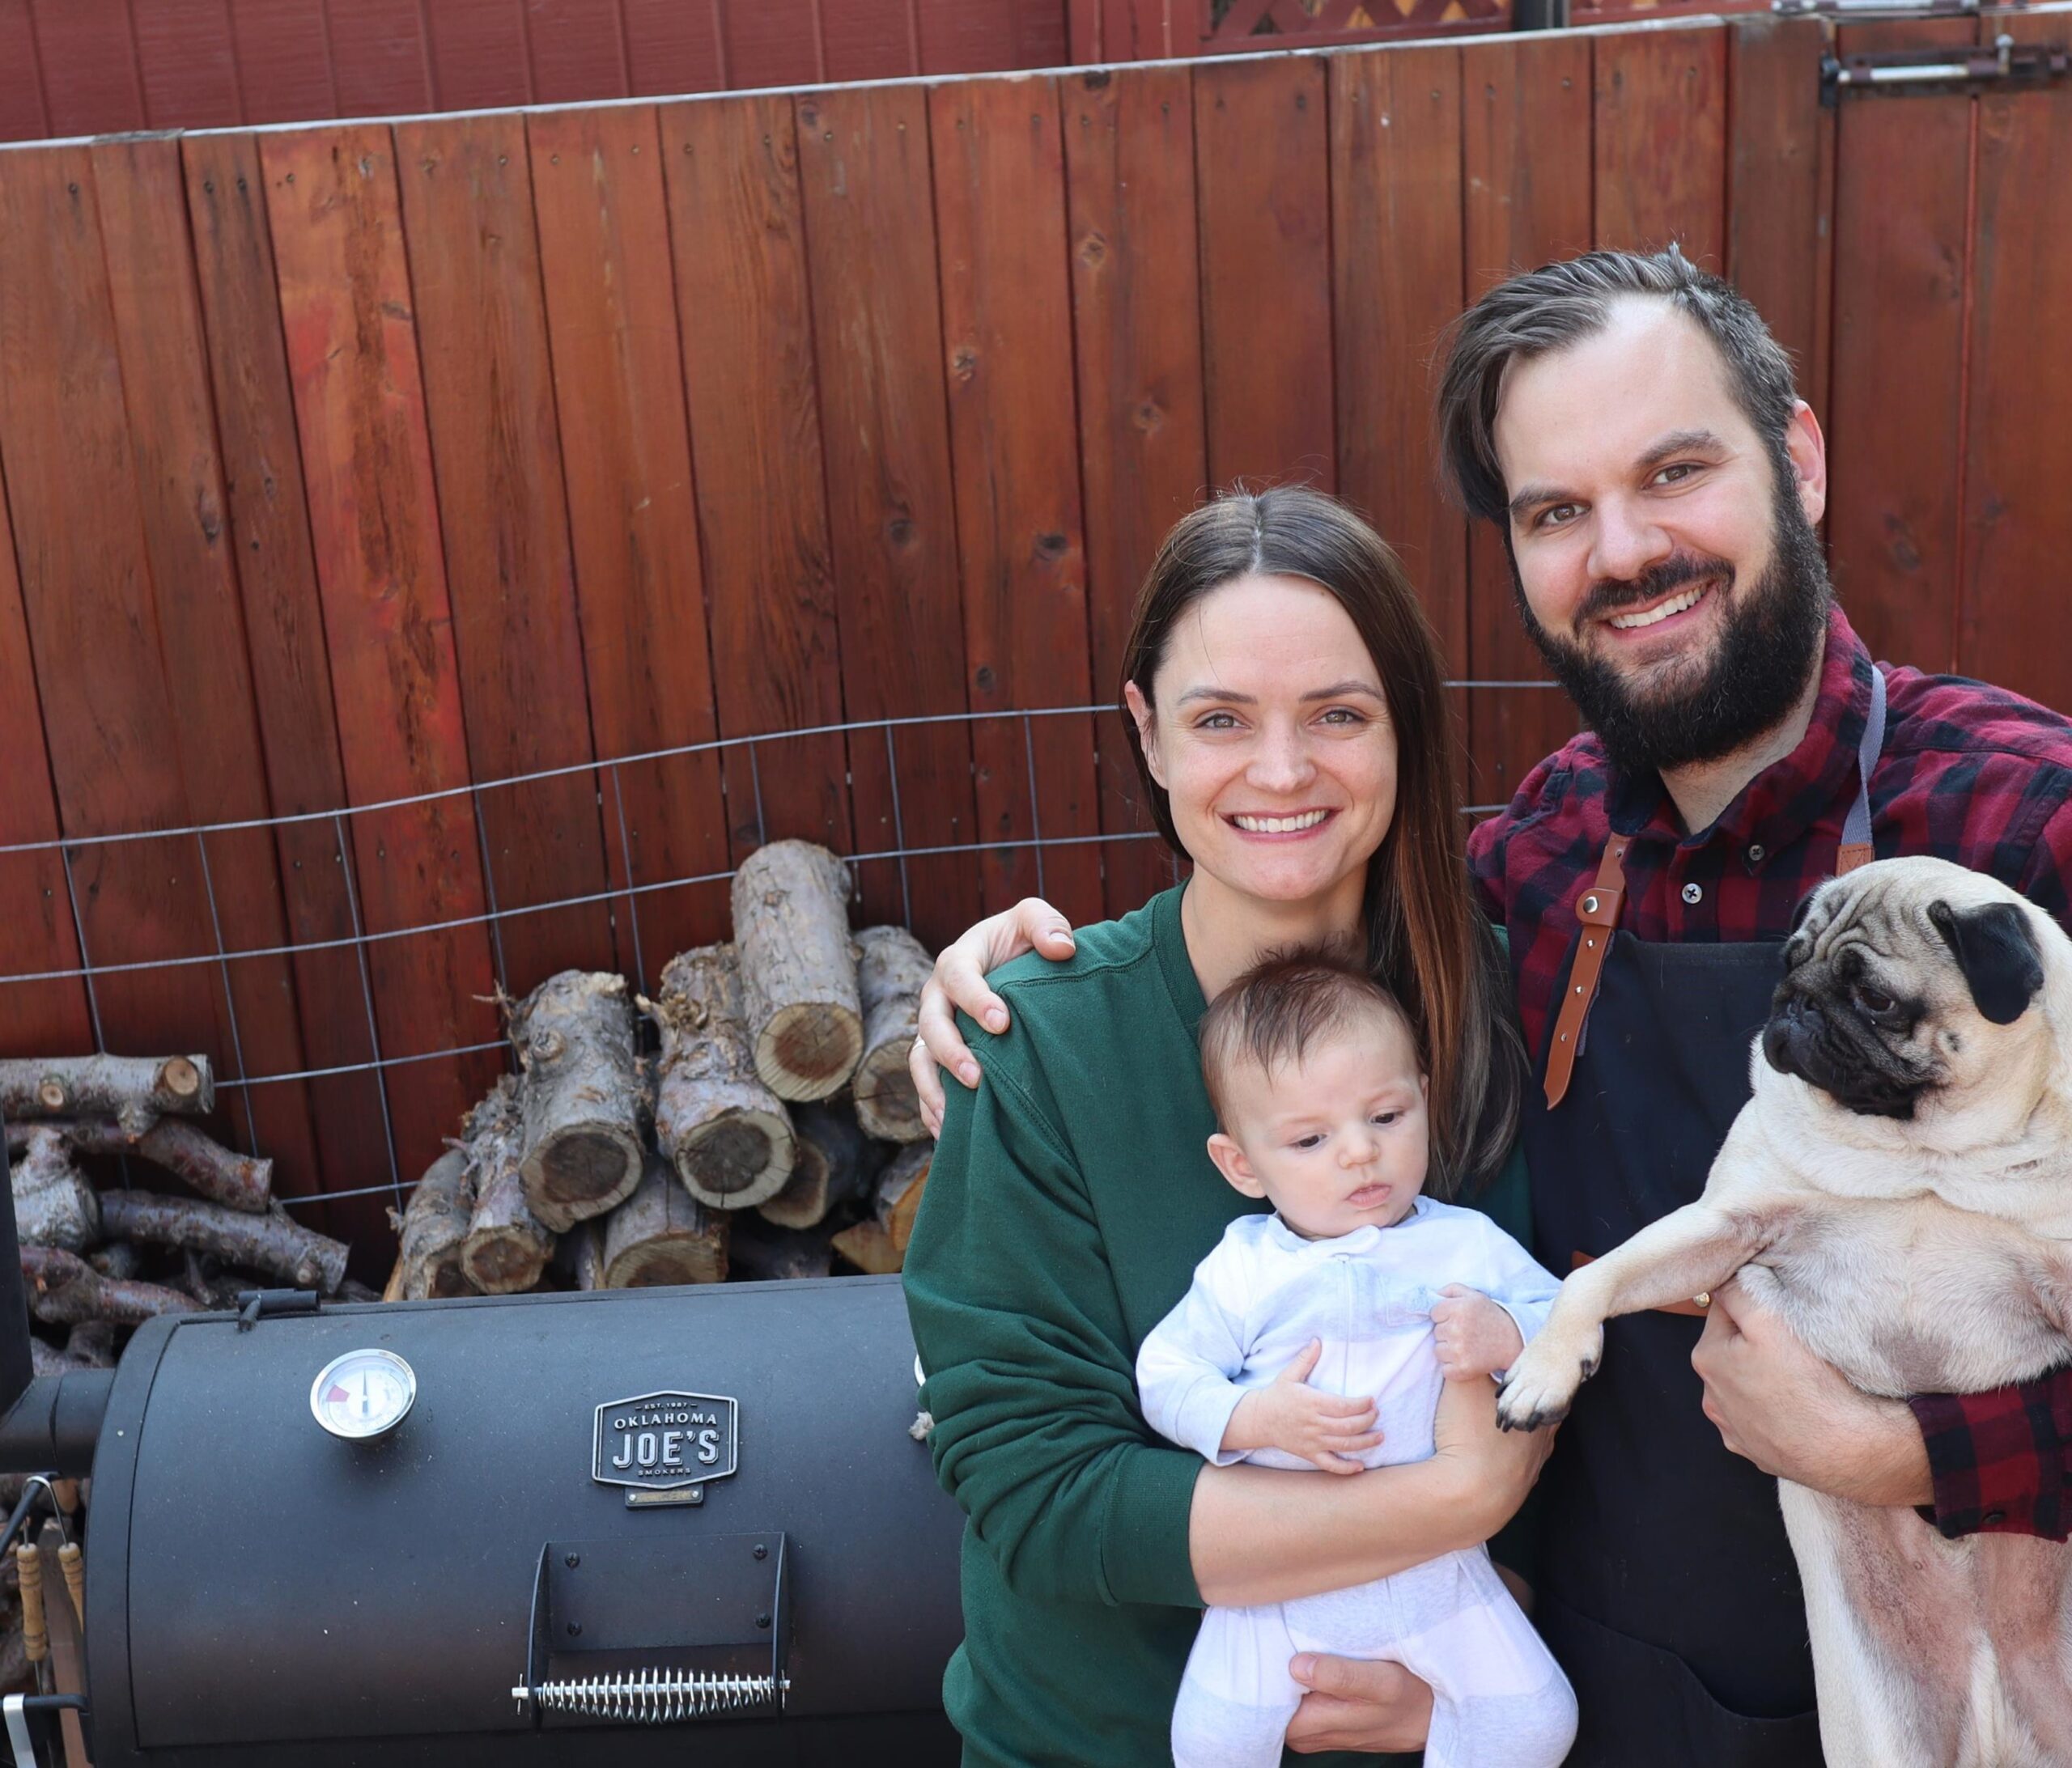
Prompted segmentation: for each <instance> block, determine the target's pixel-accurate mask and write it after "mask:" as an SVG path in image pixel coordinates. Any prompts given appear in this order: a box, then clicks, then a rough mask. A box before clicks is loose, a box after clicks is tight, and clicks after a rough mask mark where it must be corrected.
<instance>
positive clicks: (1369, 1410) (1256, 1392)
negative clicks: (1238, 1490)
mask: <svg viewBox="0 0 2072 1768" xmlns="http://www.w3.org/2000/svg"><path fill="white" fill-rule="evenodd" d="M1323 1350H1324V1347H1323V1341H1322V1340H1321V1339H1318V1338H1312V1339H1311V1340H1310V1342H1309V1345H1308V1346H1307V1347H1306V1349H1304V1350H1301V1351H1299V1352H1297V1355H1296V1356H1295V1359H1294V1360H1293V1362H1291V1363H1289V1365H1288V1367H1286V1368H1284V1369H1283V1370H1282V1371H1281V1372H1280V1374H1279V1375H1277V1376H1275V1377H1274V1378H1273V1380H1272V1381H1270V1382H1268V1383H1267V1385H1266V1386H1264V1387H1263V1388H1254V1389H1252V1390H1251V1391H1250V1393H1247V1394H1246V1396H1245V1397H1244V1398H1243V1399H1242V1400H1240V1401H1238V1409H1237V1410H1236V1411H1234V1412H1233V1413H1232V1414H1230V1422H1229V1423H1228V1424H1226V1425H1225V1426H1224V1427H1223V1450H1224V1452H1225V1454H1226V1455H1229V1454H1239V1453H1242V1452H1243V1451H1245V1450H1246V1449H1255V1448H1277V1449H1279V1450H1280V1451H1281V1452H1283V1453H1284V1454H1288V1455H1299V1456H1301V1457H1302V1459H1303V1460H1304V1461H1313V1462H1314V1463H1315V1464H1316V1465H1318V1467H1320V1468H1322V1469H1323V1470H1324V1471H1325V1472H1326V1473H1361V1472H1364V1471H1365V1468H1364V1465H1363V1464H1362V1463H1361V1461H1359V1460H1358V1459H1357V1457H1358V1456H1360V1455H1361V1454H1362V1453H1364V1452H1365V1451H1366V1450H1368V1449H1370V1448H1374V1445H1375V1444H1378V1443H1379V1442H1380V1441H1381V1439H1382V1433H1381V1432H1380V1431H1378V1430H1376V1429H1374V1415H1375V1407H1374V1401H1372V1400H1362V1399H1359V1398H1355V1397H1346V1396H1344V1395H1342V1394H1336V1393H1324V1392H1323V1390H1322V1389H1318V1388H1313V1387H1311V1386H1310V1385H1309V1380H1310V1371H1311V1370H1313V1369H1314V1368H1315V1367H1316V1366H1317V1359H1318V1358H1319V1357H1320V1356H1322V1355H1323Z"/></svg>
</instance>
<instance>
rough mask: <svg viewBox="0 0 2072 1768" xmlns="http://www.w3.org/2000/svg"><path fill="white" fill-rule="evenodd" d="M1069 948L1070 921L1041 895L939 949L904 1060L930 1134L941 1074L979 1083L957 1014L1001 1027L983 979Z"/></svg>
mask: <svg viewBox="0 0 2072 1768" xmlns="http://www.w3.org/2000/svg"><path fill="white" fill-rule="evenodd" d="M1072 951H1073V941H1072V923H1071V922H1068V921H1067V920H1066V919H1065V918H1064V916H1063V915H1062V914H1059V912H1058V911H1057V910H1056V909H1053V908H1052V907H1051V905H1050V904H1049V903H1047V902H1046V901H1043V899H1042V897H1023V898H1022V899H1021V901H1019V902H1017V904H1015V905H1014V906H1013V908H1012V909H1002V910H1001V911H1000V914H995V915H988V916H987V918H985V919H984V920H983V921H981V922H979V924H978V925H977V926H974V927H973V928H971V929H970V931H967V932H966V933H965V934H963V935H962V936H960V937H959V938H958V939H957V940H956V941H955V942H954V943H951V944H949V945H946V946H945V947H944V948H943V949H942V951H941V952H940V954H938V956H936V967H935V972H934V973H933V974H932V976H930V977H929V978H928V982H927V984H926V986H923V989H922V990H921V1010H920V1019H919V1036H918V1037H915V1040H914V1048H913V1050H912V1052H911V1054H910V1055H909V1056H908V1057H907V1067H908V1069H909V1070H910V1071H911V1073H912V1075H913V1076H914V1090H915V1092H918V1093H919V1095H920V1099H921V1121H922V1122H923V1124H924V1125H926V1126H927V1128H928V1134H930V1135H932V1136H939V1135H940V1134H942V1109H943V1102H944V1095H943V1088H942V1075H941V1071H942V1070H943V1069H945V1068H947V1069H948V1070H949V1071H950V1072H951V1073H952V1074H953V1075H956V1076H957V1079H959V1080H960V1081H962V1083H964V1084H965V1085H966V1086H967V1087H975V1086H977V1085H978V1084H979V1062H978V1058H975V1057H974V1056H973V1055H972V1054H971V1050H970V1045H967V1044H966V1042H965V1041H964V1040H963V1038H962V1037H960V1036H959V1035H958V1033H957V1014H958V1012H959V1011H963V1012H966V1013H968V1014H970V1015H971V1017H972V1018H973V1019H974V1020H977V1021H978V1022H979V1024H981V1025H983V1026H984V1027H985V1028H986V1029H987V1031H989V1032H993V1033H994V1034H995V1035H996V1036H997V1035H998V1034H999V1033H1000V1032H1004V1031H1005V1030H1006V1029H1007V1020H1008V1015H1007V1003H1006V1002H1004V1001H1003V1000H1002V999H1001V998H1000V996H999V995H997V994H995V993H994V992H993V991H992V990H991V989H990V988H988V987H987V986H986V978H987V976H988V975H990V974H991V973H992V972H993V971H995V970H997V969H999V968H1000V966H1001V965H1003V964H1005V963H1007V962H1008V961H1009V960H1012V959H1014V958H1018V957H1020V956H1021V954H1022V953H1023V952H1037V953H1038V954H1039V955H1041V956H1044V957H1047V958H1050V959H1051V960H1054V961H1056V962H1063V961H1064V960H1065V959H1067V958H1068V957H1070V956H1072Z"/></svg>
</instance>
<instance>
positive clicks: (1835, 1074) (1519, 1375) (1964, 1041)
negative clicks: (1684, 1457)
mask: <svg viewBox="0 0 2072 1768" xmlns="http://www.w3.org/2000/svg"><path fill="white" fill-rule="evenodd" d="M1784 962H1785V976H1784V980H1783V982H1781V984H1780V985H1779V986H1778V988H1777V994H1776V996H1775V998H1774V999H1773V1002H1772V1003H1771V1010H1770V1017H1769V1020H1768V1024H1765V1025H1764V1028H1763V1030H1762V1032H1761V1033H1760V1036H1759V1037H1757V1038H1756V1043H1755V1047H1754V1049H1753V1050H1752V1051H1751V1056H1750V1066H1751V1070H1752V1071H1753V1075H1754V1081H1755V1093H1754V1096H1753V1097H1752V1098H1751V1100H1750V1101H1749V1103H1748V1104H1747V1105H1746V1106H1745V1107H1744V1108H1743V1110H1742V1111H1741V1113H1740V1114H1739V1117H1736V1118H1735V1119H1734V1125H1733V1127H1732V1129H1731V1130H1730V1132H1729V1133H1728V1135H1727V1138H1726V1145H1725V1146H1724V1147H1722V1149H1721V1150H1720V1152H1719V1156H1718V1158H1717V1160H1715V1161H1714V1162H1713V1166H1712V1169H1711V1172H1709V1175H1708V1176H1707V1178H1706V1181H1705V1191H1704V1193H1703V1194H1702V1195H1701V1196H1700V1198H1699V1199H1698V1201H1697V1202H1695V1203H1692V1204H1690V1205H1688V1206H1686V1207H1684V1208H1683V1209H1680V1210H1676V1211H1675V1212H1674V1213H1673V1214H1671V1215H1666V1216H1664V1217H1663V1218H1662V1219H1661V1220H1660V1221H1658V1222H1655V1223H1651V1224H1650V1226H1649V1227H1645V1228H1644V1229H1642V1230H1641V1232H1639V1233H1637V1234H1636V1235H1635V1236H1633V1238H1632V1239H1631V1240H1628V1241H1627V1242H1626V1243H1625V1244H1624V1245H1623V1246H1621V1247H1620V1248H1618V1249H1616V1251H1614V1252H1612V1253H1609V1254H1608V1255H1607V1256H1606V1257H1603V1258H1601V1259H1599V1260H1598V1261H1596V1262H1595V1263H1594V1264H1590V1265H1586V1266H1583V1267H1582V1269H1580V1270H1577V1271H1576V1272H1575V1273H1574V1274H1573V1275H1572V1276H1570V1277H1569V1279H1568V1281H1567V1282H1566V1283H1564V1284H1563V1286H1562V1289H1561V1294H1560V1298H1559V1299H1558V1300H1557V1301H1556V1304H1555V1306H1554V1309H1553V1312H1552V1316H1551V1317H1550V1318H1549V1319H1548V1322H1547V1325H1546V1326H1545V1328H1544V1329H1543V1330H1542V1331H1541V1332H1540V1333H1539V1336H1538V1337H1536V1338H1534V1339H1533V1341H1532V1342H1531V1344H1530V1345H1528V1346H1526V1349H1525V1351H1524V1353H1523V1354H1522V1355H1521V1356H1520V1357H1519V1358H1518V1360H1517V1362H1516V1363H1514V1364H1513V1365H1512V1366H1511V1370H1510V1375H1509V1379H1508V1380H1506V1381H1505V1384H1504V1386H1503V1389H1502V1390H1501V1393H1500V1394H1499V1395H1498V1397H1497V1415H1498V1419H1499V1422H1501V1424H1502V1425H1503V1426H1504V1427H1505V1429H1507V1430H1531V1429H1533V1428H1535V1427H1538V1426H1540V1425H1543V1424H1548V1423H1552V1422H1553V1421H1555V1420H1556V1419H1557V1418H1561V1417H1562V1416H1563V1415H1564V1414H1565V1413H1566V1412H1567V1410H1568V1409H1569V1402H1570V1401H1572V1400H1573V1397H1574V1395H1575V1392H1576V1389H1577V1387H1578V1386H1579V1385H1580V1384H1581V1383H1582V1381H1583V1380H1585V1379H1586V1377H1587V1376H1590V1374H1591V1373H1592V1372H1594V1370H1595V1369H1596V1367H1597V1365H1598V1361H1599V1358H1600V1357H1601V1356H1602V1355H1603V1345H1604V1332H1603V1321H1605V1320H1607V1318H1609V1317H1611V1316H1613V1315H1617V1314H1626V1313H1633V1312H1638V1311H1640V1310H1641V1309H1644V1308H1657V1307H1660V1306H1662V1305H1663V1304H1666V1303H1669V1302H1673V1301H1678V1300H1683V1299H1684V1298H1687V1297H1690V1296H1696V1295H1703V1294H1704V1293H1705V1291H1709V1290H1712V1289H1714V1288H1716V1287H1718V1286H1719V1285H1720V1284H1721V1283H1725V1282H1726V1280H1727V1278H1730V1277H1733V1276H1734V1275H1735V1274H1737V1273H1738V1274H1739V1278H1740V1282H1741V1283H1742V1286H1743V1288H1744V1289H1746V1290H1747V1292H1748V1293H1749V1294H1750V1295H1752V1296H1754V1297H1755V1298H1756V1299H1757V1300H1759V1301H1760V1302H1762V1303H1764V1304H1767V1305H1768V1306H1769V1307H1772V1308H1776V1309H1777V1310H1779V1311H1780V1312H1781V1313H1782V1314H1783V1315H1784V1316H1785V1319H1786V1320H1787V1321H1789V1322H1790V1325H1791V1326H1792V1328H1793V1329H1794V1331H1795V1332H1796V1333H1798V1337H1799V1338H1800V1339H1801V1340H1802V1342H1804V1343H1805V1344H1806V1345H1807V1346H1808V1347H1809V1348H1810V1349H1811V1350H1813V1351H1814V1352H1815V1354H1816V1355H1819V1356H1820V1357H1822V1358H1824V1359H1826V1361H1828V1363H1832V1365H1834V1366H1835V1367H1836V1368H1838V1369H1840V1370H1841V1372H1842V1373H1843V1374H1844V1375H1845V1376H1847V1377H1848V1378H1849V1380H1851V1381H1853V1383H1855V1384H1856V1385H1857V1386H1858V1388H1860V1389H1862V1390H1863V1391H1865V1392H1866V1393H1875V1394H1883V1395H1887V1396H1891V1397H1904V1396H1906V1395H1908V1394H1911V1393H1972V1392H1977V1391H1979V1390H1981V1389H1988V1388H1995V1387H2000V1386H2003V1385H2006V1384H2009V1383H2012V1382H2017V1381H2023V1380H2029V1379H2031V1378H2032V1377H2034V1376H2040V1375H2042V1374H2044V1372H2047V1371H2049V1370H2050V1369H2052V1368H2054V1367H2057V1366H2058V1365H2060V1364H2062V1363H2066V1362H2067V1361H2068V1360H2072V940H2069V939H2067V938H2066V935H2064V933H2063V932H2062V931H2060V929H2059V928H2058V926H2057V923H2056V922H2054V921H2053V920H2052V919H2051V918H2050V917H2049V916H2048V915H2046V914H2044V913H2043V912H2042V911H2041V910H2040V909H2037V908H2036V907H2035V906H2034V905H2032V904H2030V903H2029V902H2027V901H2024V900H2023V898H2022V897H2019V896H2018V895H2017V894H2016V893H2015V892H2013V891H2011V890H2010V889H2008V888H2006V887H2005V886H2004V885H2002V884H1998V883H1996V882H1995V881H1994V880H1992V879H1990V878H1987V877H1985V876H1982V875H1981V874H1979V873H1976V872H1972V871H1965V870H1964V869H1963V868H1962V867H1957V866H1953V865H1949V864H1947V863H1944V862H1943V861H1942V860H1938V859H1895V860H1887V861H1883V862H1880V863H1876V864H1873V865H1869V866H1866V867H1862V868H1861V869H1860V870H1858V871H1853V872H1850V873H1848V874H1846V875H1845V876H1841V877H1839V878H1836V879H1833V880H1829V881H1828V882H1827V883H1825V884H1822V885H1821V886H1820V887H1819V888H1818V889H1817V890H1816V891H1815V892H1814V893H1813V894H1812V895H1811V897H1809V898H1808V899H1807V902H1806V904H1805V905H1802V909H1801V914H1800V919H1799V922H1798V926H1797V927H1796V929H1795V930H1794V932H1793V934H1792V935H1791V937H1790V939H1789V940H1788V941H1787V942H1786V943H1785V948H1784ZM1778 1483H1779V1488H1780V1494H1779V1495H1780V1499H1781V1505H1782V1507H1783V1511H1784V1516H1785V1525H1786V1528H1787V1529H1788V1531H1789V1533H1790V1538H1791V1545H1792V1550H1793V1552H1794V1554H1795V1555H1796V1556H1797V1558H1798V1567H1799V1571H1800V1573H1801V1575H1802V1579H1803V1580H1804V1584H1805V1588H1806V1606H1807V1622H1808V1624H1809V1630H1810V1632H1811V1639H1812V1647H1813V1663H1814V1675H1815V1687H1816V1690H1817V1692H1818V1697H1819V1710H1820V1739H1821V1745H1822V1747H1823V1749H1824V1752H1825V1754H1826V1757H1827V1760H1828V1765H1829V1768H1951V1765H1961V1768H2045V1765H2047V1764H2048V1765H2053V1768H2066V1765H2068V1764H2072V1547H2068V1546H2065V1545H2058V1544H2057V1543H2055V1542H2052V1541H2044V1540H2040V1539H2037V1538H2035V1537H2029V1536H2019V1535H1995V1534H1979V1535H1973V1536H1971V1537H1968V1538H1966V1539H1964V1540H1960V1541H1946V1540H1945V1539H1944V1538H1943V1537H1942V1535H1941V1534H1940V1533H1938V1532H1937V1530H1936V1529H1935V1528H1934V1527H1933V1526H1931V1525H1930V1524H1928V1523H1926V1522H1924V1521H1923V1520H1921V1517H1920V1516H1918V1515H1917V1514H1916V1513H1915V1512H1914V1511H1913V1510H1911V1509H1904V1508H1901V1509H1878V1508H1873V1507H1866V1506H1863V1505H1859V1504H1853V1503H1847V1502H1845V1501H1844V1500H1842V1499H1836V1498H1831V1497H1828V1496H1827V1495H1825V1494H1824V1493H1820V1492H1815V1491H1811V1490H1807V1488H1805V1487H1803V1486H1795V1485H1794V1484H1793V1483H1792V1482H1790V1481H1788V1480H1785V1481H1780V1482H1778Z"/></svg>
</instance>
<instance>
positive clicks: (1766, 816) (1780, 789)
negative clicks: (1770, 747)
mask: <svg viewBox="0 0 2072 1768" xmlns="http://www.w3.org/2000/svg"><path fill="white" fill-rule="evenodd" d="M1870 668H1871V664H1870V652H1869V651H1867V650H1866V649H1865V647H1864V644H1863V641H1862V639H1860V638H1858V637H1857V635H1856V633H1855V630H1854V629H1853V628H1852V627H1851V626H1850V625H1849V621H1848V620H1847V619H1846V618H1845V617H1844V616H1843V613H1842V611H1841V608H1840V607H1839V606H1836V607H1833V608H1830V609H1829V610H1828V632H1827V637H1826V639H1825V641H1824V650H1823V652H1822V655H1821V659H1820V685H1819V692H1818V693H1817V695H1816V697H1815V701H1814V705H1813V717H1812V721H1811V723H1809V724H1808V725H1807V727H1806V735H1805V736H1803V737H1802V738H1801V739H1800V740H1799V743H1798V748H1795V749H1794V750H1793V751H1792V752H1791V753H1790V754H1789V755H1787V756H1785V757H1782V758H1781V760H1778V761H1773V762H1772V763H1771V764H1770V765H1768V767H1766V768H1764V770H1763V771H1762V772H1761V773H1760V774H1757V775H1756V777H1755V778H1753V779H1752V780H1751V781H1750V782H1748V783H1747V785H1746V786H1743V788H1742V789H1741V791H1740V793H1739V795H1738V796H1737V797H1736V798H1735V799H1734V801H1733V802H1732V803H1730V804H1729V805H1728V806H1727V807H1726V809H1725V810H1723V811H1722V812H1720V814H1719V816H1718V818H1717V820H1715V821H1714V822H1713V825H1712V826H1711V827H1710V828H1709V829H1699V830H1696V832H1694V833H1690V834H1686V833H1684V827H1683V824H1682V822H1681V821H1680V820H1679V818H1678V816H1677V814H1676V805H1675V800H1674V799H1671V797H1670V795H1669V791H1668V788H1667V787H1666V786H1663V784H1662V776H1661V775H1660V774H1656V773H1653V772H1650V773H1645V774H1624V773H1622V772H1620V770H1618V769H1616V768H1612V769H1610V770H1608V773H1609V778H1608V783H1607V787H1606V792H1605V800H1606V803H1605V808H1606V811H1607V814H1608V815H1609V816H1610V818H1611V827H1612V828H1613V829H1615V830H1616V832H1617V833H1620V834H1622V835H1627V836H1630V837H1632V838H1633V840H1634V841H1636V842H1658V843H1659V844H1661V845H1662V846H1668V847H1675V846H1688V847H1692V848H1697V847H1703V846H1706V845H1707V844H1709V842H1715V841H1722V840H1724V841H1726V842H1730V843H1732V844H1734V845H1735V846H1740V845H1742V844H1744V843H1748V842H1760V844H1761V845H1762V846H1764V847H1766V848H1767V849H1768V850H1769V851H1771V852H1773V853H1774V852H1776V851H1777V850H1779V849H1781V848H1782V847H1785V846H1789V845H1790V843H1791V842H1794V841H1796V840H1798V838H1799V837H1801V836H1802V835H1803V834H1804V833H1806V832H1807V830H1808V829H1811V828H1812V827H1813V826H1814V825H1815V824H1816V823H1818V822H1819V821H1820V820H1822V819H1823V818H1824V816H1826V815H1827V813H1828V811H1829V810H1830V809H1831V808H1833V807H1834V806H1835V805H1836V804H1837V803H1839V804H1841V807H1842V809H1843V810H1846V809H1847V808H1848V804H1849V800H1850V799H1852V798H1853V796H1854V794H1855V791H1856V768H1857V748H1858V745H1859V744H1861V742H1862V738H1863V727H1864V726H1865V724H1866V723H1867V722H1868V721H1869V719H1870ZM1836 814H1837V815H1839V814H1841V813H1840V812H1837V813H1836Z"/></svg>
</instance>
